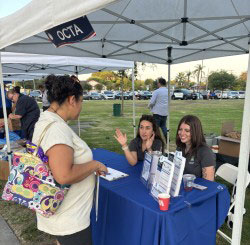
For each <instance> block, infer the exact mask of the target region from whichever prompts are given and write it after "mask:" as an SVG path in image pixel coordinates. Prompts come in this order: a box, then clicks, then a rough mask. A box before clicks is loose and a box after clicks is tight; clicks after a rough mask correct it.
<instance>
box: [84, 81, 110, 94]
mask: <svg viewBox="0 0 250 245" xmlns="http://www.w3.org/2000/svg"><path fill="white" fill-rule="evenodd" d="M88 84H89V85H91V86H92V88H93V89H92V90H90V91H89V92H97V90H96V89H95V86H96V85H97V84H102V83H98V82H97V81H95V80H90V81H88ZM102 86H103V87H102V90H107V87H106V86H105V85H103V84H102Z"/></svg>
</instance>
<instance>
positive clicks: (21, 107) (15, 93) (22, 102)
mask: <svg viewBox="0 0 250 245" xmlns="http://www.w3.org/2000/svg"><path fill="white" fill-rule="evenodd" d="M7 97H8V98H9V99H10V100H12V101H13V102H14V103H15V104H16V110H15V114H12V113H11V114H10V115H9V118H11V119H17V118H18V119H20V121H21V128H22V131H23V135H24V137H25V138H26V139H27V140H30V141H31V140H32V136H33V132H34V127H35V124H36V122H37V121H38V119H39V116H40V109H39V107H38V105H37V103H36V101H35V100H34V98H32V97H29V96H27V95H24V94H22V93H20V90H18V89H15V88H14V89H12V90H9V91H8V92H7Z"/></svg>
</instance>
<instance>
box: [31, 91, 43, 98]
mask: <svg viewBox="0 0 250 245" xmlns="http://www.w3.org/2000/svg"><path fill="white" fill-rule="evenodd" d="M29 96H30V97H33V98H34V99H36V100H42V97H43V96H42V93H41V91H40V90H32V91H30V94H29Z"/></svg>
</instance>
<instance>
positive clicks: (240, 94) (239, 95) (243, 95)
mask: <svg viewBox="0 0 250 245" xmlns="http://www.w3.org/2000/svg"><path fill="white" fill-rule="evenodd" d="M238 93H239V94H238V98H239V99H245V91H238Z"/></svg>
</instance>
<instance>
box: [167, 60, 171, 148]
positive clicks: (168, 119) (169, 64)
mask: <svg viewBox="0 0 250 245" xmlns="http://www.w3.org/2000/svg"><path fill="white" fill-rule="evenodd" d="M170 71H171V63H168V118H167V130H168V131H167V151H168V153H169V141H170V139H169V138H170V133H169V132H170V131H169V128H170V103H171V98H170V81H171V79H170Z"/></svg>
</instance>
